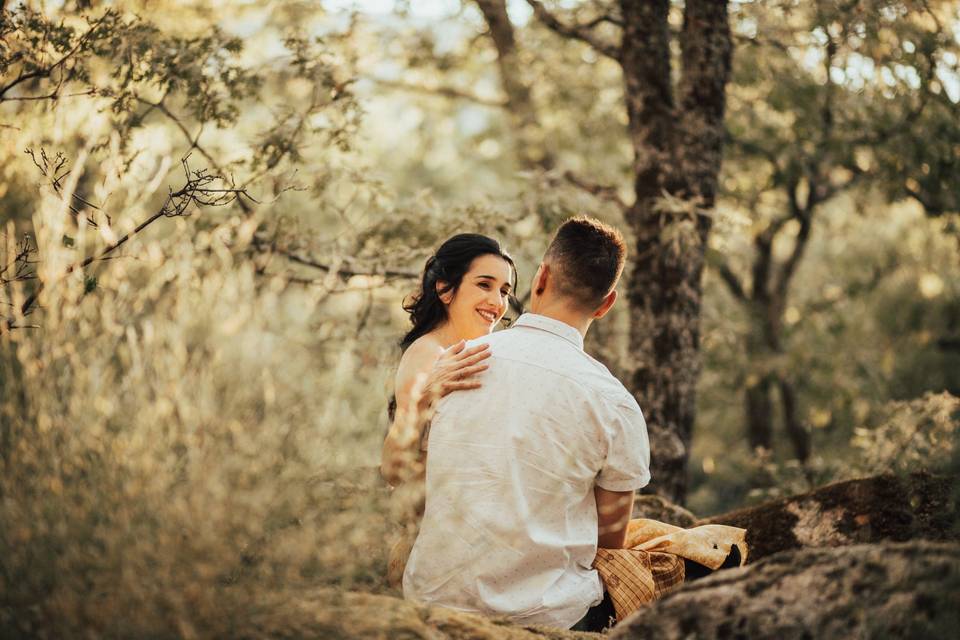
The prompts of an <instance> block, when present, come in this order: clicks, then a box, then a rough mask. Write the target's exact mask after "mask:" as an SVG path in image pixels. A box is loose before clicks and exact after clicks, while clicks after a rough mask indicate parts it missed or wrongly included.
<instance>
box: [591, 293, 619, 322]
mask: <svg viewBox="0 0 960 640" xmlns="http://www.w3.org/2000/svg"><path fill="white" fill-rule="evenodd" d="M616 301H617V290H616V289H614V290H613V291H611V292H610V293H608V294H607V295H605V296H604V297H603V302H601V303H600V306H599V307H597V310H596V311H594V312H593V317H594V319H596V320H599V319H600V318H602V317H603V316H605V315H607V312H608V311H610V308H611V307H613V303H614V302H616Z"/></svg>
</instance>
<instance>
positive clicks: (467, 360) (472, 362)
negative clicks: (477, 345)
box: [456, 349, 491, 368]
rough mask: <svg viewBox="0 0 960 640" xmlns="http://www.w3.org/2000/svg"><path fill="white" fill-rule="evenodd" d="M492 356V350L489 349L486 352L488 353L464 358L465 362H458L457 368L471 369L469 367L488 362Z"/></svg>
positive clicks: (484, 352)
mask: <svg viewBox="0 0 960 640" xmlns="http://www.w3.org/2000/svg"><path fill="white" fill-rule="evenodd" d="M490 355H491V354H490V350H489V349H488V350H486V351H481V352H479V353H475V354H473V355H472V356H470V357H467V358H464V359H463V360H459V361H458V362H457V364H456V366H457V368H460V367H469V366H472V365H475V364H477V363H478V362H482V361H483V360H486V359H487V358H489V357H490Z"/></svg>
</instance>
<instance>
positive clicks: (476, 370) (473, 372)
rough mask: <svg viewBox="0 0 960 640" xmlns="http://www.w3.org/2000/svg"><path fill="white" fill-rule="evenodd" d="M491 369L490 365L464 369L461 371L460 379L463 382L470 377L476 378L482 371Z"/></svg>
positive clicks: (476, 365) (477, 365)
mask: <svg viewBox="0 0 960 640" xmlns="http://www.w3.org/2000/svg"><path fill="white" fill-rule="evenodd" d="M489 368H490V365H488V364H475V365H473V366H472V367H464V368H463V369H460V375H459V378H460V379H461V380H462V379H464V378H469V377H470V376H475V375H477V374H478V373H480V372H481V371H486V370H487V369H489Z"/></svg>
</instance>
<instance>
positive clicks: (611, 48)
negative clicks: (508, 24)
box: [527, 0, 620, 61]
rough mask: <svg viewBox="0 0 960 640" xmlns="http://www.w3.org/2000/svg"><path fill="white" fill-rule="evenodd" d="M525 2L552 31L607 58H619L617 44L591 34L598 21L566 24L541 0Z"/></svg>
mask: <svg viewBox="0 0 960 640" xmlns="http://www.w3.org/2000/svg"><path fill="white" fill-rule="evenodd" d="M527 4H529V5H530V8H531V9H533V15H534V16H536V18H537V20H539V21H540V22H541V23H542V24H543V26H545V27H547V28H548V29H550V30H551V31H553V32H554V33H557V34H559V35H561V36H563V37H564V38H572V39H574V40H580V41H581V42H585V43H586V44H588V45H590V46H591V47H593V48H594V49H595V50H596V51H597V52H599V53H602V54H603V55H605V56H607V57H608V58H613V59H614V60H617V61H619V60H620V46H619V45H614V44H612V43H609V42H603V41H601V40H599V39H598V38H597V37H596V36H595V35H594V34H593V32H592V27H593V26H595V25H596V24H599V22H596V21H594V22H593V23H590V25H580V24H574V25H568V24H565V23H564V22H562V21H561V20H560V19H559V18H557V17H556V16H555V15H553V14H552V13H550V11H548V10H547V8H546V7H544V6H543V3H542V2H539V1H538V0H527Z"/></svg>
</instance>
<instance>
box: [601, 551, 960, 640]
mask: <svg viewBox="0 0 960 640" xmlns="http://www.w3.org/2000/svg"><path fill="white" fill-rule="evenodd" d="M958 588H960V545H957V544H935V543H929V542H910V543H907V544H884V545H856V546H851V547H845V548H841V549H806V550H803V551H796V552H793V553H783V554H779V555H777V556H775V557H772V558H767V559H766V560H764V561H763V562H760V563H758V564H756V565H751V566H748V567H744V568H742V569H733V570H728V571H722V572H719V573H718V574H715V575H713V576H710V577H707V578H704V579H702V580H699V581H696V582H692V583H690V584H688V585H686V586H684V587H682V588H681V589H679V590H678V591H675V592H673V593H672V594H670V595H669V596H667V597H666V598H664V599H663V600H660V601H659V602H658V603H656V604H654V605H653V606H652V607H650V608H649V609H642V610H640V611H638V612H637V613H635V614H634V615H632V616H630V617H629V618H627V619H626V620H624V621H623V622H621V623H620V624H618V625H617V626H616V627H614V628H613V631H612V632H611V633H610V634H609V637H610V638H611V640H612V639H615V638H638V639H639V638H642V639H644V640H647V639H648V638H657V640H671V639H674V638H676V639H678V640H679V639H680V638H701V639H711V638H716V639H720V638H751V639H752V640H761V639H764V638H770V639H776V640H781V639H794V638H796V639H797V640H800V639H810V638H817V639H818V640H832V639H834V638H836V639H838V640H839V639H843V640H846V639H847V638H950V637H954V635H955V634H956V630H957V628H958V626H960V607H957V593H958Z"/></svg>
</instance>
